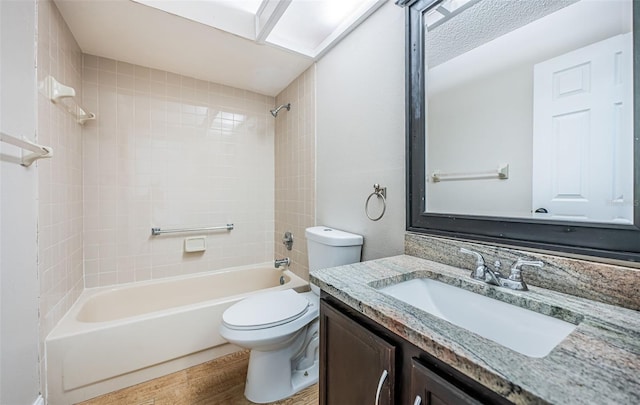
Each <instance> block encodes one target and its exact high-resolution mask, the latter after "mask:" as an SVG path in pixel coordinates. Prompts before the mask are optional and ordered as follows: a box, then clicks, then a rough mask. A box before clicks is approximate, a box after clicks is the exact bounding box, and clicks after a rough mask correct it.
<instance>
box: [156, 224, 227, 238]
mask: <svg viewBox="0 0 640 405" xmlns="http://www.w3.org/2000/svg"><path fill="white" fill-rule="evenodd" d="M223 229H226V230H227V231H230V230H232V229H233V224H226V225H225V226H210V227H206V228H181V229H165V230H162V229H160V228H151V234H152V235H153V236H158V235H160V234H163V233H177V232H200V231H220V230H223Z"/></svg>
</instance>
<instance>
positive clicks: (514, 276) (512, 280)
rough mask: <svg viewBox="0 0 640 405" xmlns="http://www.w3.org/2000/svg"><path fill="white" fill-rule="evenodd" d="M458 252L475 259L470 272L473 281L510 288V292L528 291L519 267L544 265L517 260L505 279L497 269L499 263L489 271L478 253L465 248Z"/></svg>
mask: <svg viewBox="0 0 640 405" xmlns="http://www.w3.org/2000/svg"><path fill="white" fill-rule="evenodd" d="M460 252H461V253H465V254H468V255H473V256H475V258H476V269H475V270H474V271H472V272H471V278H473V279H475V280H480V281H484V282H485V283H488V284H492V285H497V286H500V287H506V288H510V289H512V290H520V291H527V290H528V289H529V288H528V287H527V284H526V283H525V282H524V279H523V278H522V269H521V268H520V267H522V266H535V267H542V266H544V263H543V262H541V261H539V260H535V261H531V260H523V259H518V260H517V261H516V262H515V263H514V264H513V266H511V272H510V274H509V277H505V276H503V275H502V274H501V273H500V272H499V271H498V268H499V267H500V262H499V261H496V263H495V267H496V269H495V270H491V269H490V268H489V267H487V266H486V265H485V264H484V258H483V257H482V255H481V254H480V253H478V252H474V251H473V250H469V249H465V248H460Z"/></svg>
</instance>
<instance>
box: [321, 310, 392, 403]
mask: <svg viewBox="0 0 640 405" xmlns="http://www.w3.org/2000/svg"><path fill="white" fill-rule="evenodd" d="M320 359H321V360H320V404H321V405H360V404H363V405H392V404H393V403H394V382H395V347H394V346H393V345H390V344H389V343H387V342H386V341H384V340H383V339H381V338H380V337H378V336H376V335H375V334H374V333H372V332H371V331H369V330H368V329H366V328H364V327H362V326H360V325H359V324H358V323H356V322H355V321H353V320H351V319H350V318H348V317H347V316H345V315H343V314H341V313H339V312H337V311H336V310H334V309H333V308H332V307H330V306H329V305H328V304H327V303H325V302H324V301H321V302H320Z"/></svg>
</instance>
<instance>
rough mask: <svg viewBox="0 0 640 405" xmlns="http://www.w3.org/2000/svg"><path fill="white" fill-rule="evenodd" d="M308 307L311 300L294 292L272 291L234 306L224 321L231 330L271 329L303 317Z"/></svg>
mask: <svg viewBox="0 0 640 405" xmlns="http://www.w3.org/2000/svg"><path fill="white" fill-rule="evenodd" d="M308 307H309V300H307V299H306V298H304V296H301V295H299V294H298V293H296V292H295V291H293V290H290V289H289V290H278V291H270V292H266V293H263V294H259V295H254V296H251V297H248V298H245V299H244V300H242V301H240V302H238V303H237V304H234V305H232V306H231V307H229V308H228V309H227V310H226V311H224V313H223V314H222V321H223V322H224V323H225V324H226V325H227V327H229V328H231V329H263V328H270V327H273V326H278V325H282V324H284V323H287V322H291V321H293V320H294V319H297V318H299V317H301V316H302V315H303V314H304V313H305V312H307V308H308Z"/></svg>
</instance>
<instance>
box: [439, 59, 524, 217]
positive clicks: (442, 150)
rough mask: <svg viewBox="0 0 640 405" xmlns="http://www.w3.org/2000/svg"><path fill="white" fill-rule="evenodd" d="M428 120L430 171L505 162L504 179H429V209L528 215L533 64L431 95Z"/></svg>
mask: <svg viewBox="0 0 640 405" xmlns="http://www.w3.org/2000/svg"><path fill="white" fill-rule="evenodd" d="M442 66H444V65H442ZM427 124H428V130H427V133H428V137H427V138H428V142H427V173H429V174H431V173H433V172H434V171H440V172H449V173H476V172H486V171H490V170H496V169H497V168H498V165H499V164H509V178H508V179H505V180H499V179H497V178H484V179H474V180H464V181H442V182H438V183H433V182H431V181H429V183H427V196H428V197H427V210H428V211H429V212H438V213H461V214H476V215H498V216H499V215H507V216H517V217H530V216H531V176H532V158H533V156H532V153H531V148H532V143H533V128H532V125H533V65H531V64H524V65H520V66H516V67H511V68H508V69H506V70H501V71H499V72H495V73H494V74H493V75H490V76H486V77H481V78H477V80H474V81H472V82H464V83H462V84H461V85H459V86H456V87H453V88H448V89H446V90H444V91H442V92H439V93H438V94H435V95H430V96H429V106H428V120H427Z"/></svg>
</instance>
